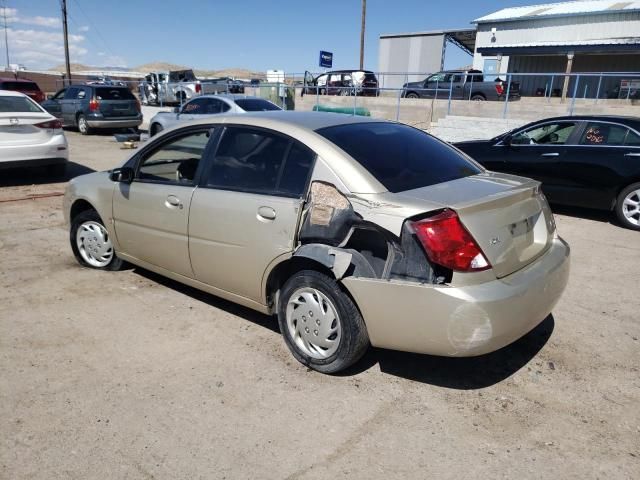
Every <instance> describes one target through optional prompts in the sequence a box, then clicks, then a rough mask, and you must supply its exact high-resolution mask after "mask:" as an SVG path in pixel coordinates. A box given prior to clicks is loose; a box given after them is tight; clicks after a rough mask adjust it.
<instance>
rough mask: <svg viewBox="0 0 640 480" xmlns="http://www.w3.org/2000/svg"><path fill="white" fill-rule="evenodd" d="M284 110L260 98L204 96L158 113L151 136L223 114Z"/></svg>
mask: <svg viewBox="0 0 640 480" xmlns="http://www.w3.org/2000/svg"><path fill="white" fill-rule="evenodd" d="M270 110H282V109H281V108H280V107H279V106H278V105H276V104H275V103H273V102H270V101H269V100H265V99H264V98H260V97H251V96H247V95H229V94H227V95H202V96H200V97H196V98H194V99H192V100H190V101H188V102H187V103H185V104H184V105H182V107H175V108H174V109H173V111H172V112H158V113H157V114H156V115H155V116H154V117H153V118H152V119H151V121H150V122H149V135H151V136H153V135H155V134H157V133H159V132H161V131H162V130H166V129H167V128H171V127H174V126H176V125H178V124H179V123H184V122H188V121H191V120H199V119H205V118H208V117H212V116H215V115H219V114H221V113H245V112H267V111H270Z"/></svg>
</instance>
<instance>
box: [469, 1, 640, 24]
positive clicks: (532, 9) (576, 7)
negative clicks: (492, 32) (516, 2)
mask: <svg viewBox="0 0 640 480" xmlns="http://www.w3.org/2000/svg"><path fill="white" fill-rule="evenodd" d="M634 10H640V0H627V1H618V0H580V1H575V2H560V3H546V4H542V5H529V6H525V7H511V8H503V9H502V10H498V11H497V12H493V13H490V14H489V15H485V16H484V17H480V18H476V19H475V20H474V21H473V22H472V23H487V22H496V21H506V20H524V19H526V18H539V17H549V16H558V15H584V14H590V13H596V14H598V13H613V12H623V11H627V12H628V11H634Z"/></svg>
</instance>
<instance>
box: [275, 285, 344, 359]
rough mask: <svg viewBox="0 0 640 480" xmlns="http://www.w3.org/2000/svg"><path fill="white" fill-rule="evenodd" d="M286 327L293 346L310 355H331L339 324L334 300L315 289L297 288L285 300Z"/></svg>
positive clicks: (337, 338)
mask: <svg viewBox="0 0 640 480" xmlns="http://www.w3.org/2000/svg"><path fill="white" fill-rule="evenodd" d="M286 318H287V327H288V329H289V334H290V335H291V338H293V341H294V342H295V344H296V346H297V347H298V348H299V349H300V350H302V351H303V352H304V353H305V354H307V355H309V356H310V357H312V358H317V359H323V358H328V357H330V356H331V355H333V354H334V353H335V352H336V350H337V349H338V346H339V345H340V337H341V331H342V327H341V325H340V319H339V318H338V313H337V312H336V309H335V307H334V306H333V303H332V302H331V300H329V298H328V297H327V296H326V295H325V294H323V293H322V292H320V291H319V290H316V289H315V288H309V287H305V288H299V289H298V290H296V291H295V292H294V293H293V295H291V297H290V298H289V302H288V303H287V311H286Z"/></svg>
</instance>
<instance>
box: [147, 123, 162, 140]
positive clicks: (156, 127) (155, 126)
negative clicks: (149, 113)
mask: <svg viewBox="0 0 640 480" xmlns="http://www.w3.org/2000/svg"><path fill="white" fill-rule="evenodd" d="M162 130H163V128H162V125H160V124H159V123H154V124H153V125H151V128H149V136H150V137H153V136H154V135H157V134H158V133H160V132H161V131H162Z"/></svg>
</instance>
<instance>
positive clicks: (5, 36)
mask: <svg viewBox="0 0 640 480" xmlns="http://www.w3.org/2000/svg"><path fill="white" fill-rule="evenodd" d="M2 15H3V17H4V47H5V50H6V54H7V71H8V70H9V68H10V67H9V34H8V33H7V2H4V7H2Z"/></svg>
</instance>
